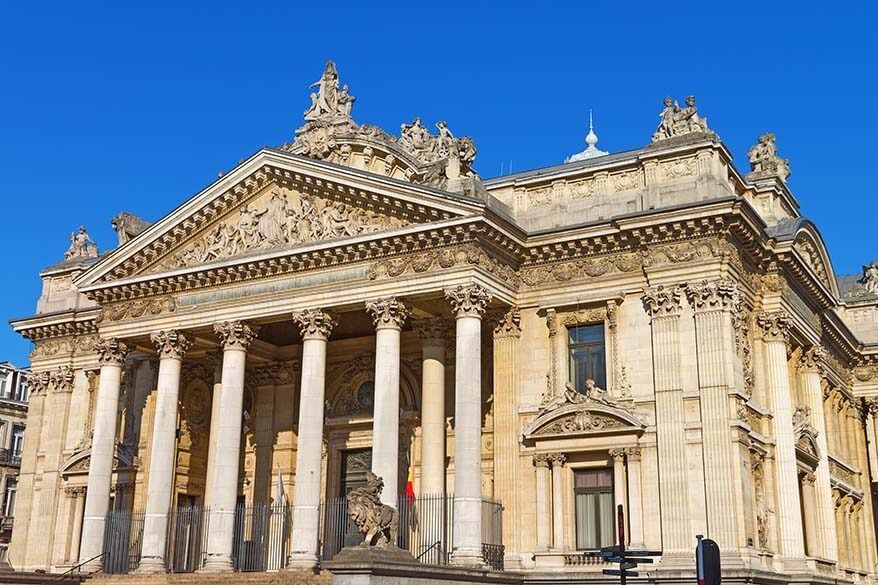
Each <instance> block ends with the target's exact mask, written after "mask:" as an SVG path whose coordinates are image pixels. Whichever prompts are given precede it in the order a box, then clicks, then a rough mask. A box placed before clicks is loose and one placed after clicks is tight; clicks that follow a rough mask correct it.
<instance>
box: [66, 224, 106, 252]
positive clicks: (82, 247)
mask: <svg viewBox="0 0 878 585" xmlns="http://www.w3.org/2000/svg"><path fill="white" fill-rule="evenodd" d="M97 257H98V245H97V244H95V242H94V240H92V239H91V237H90V236H89V235H88V232H87V231H86V229H85V226H84V225H81V226H79V229H78V230H77V231H75V232H73V233H71V234H70V247H69V248H67V252H65V254H64V259H65V260H70V259H72V258H97Z"/></svg>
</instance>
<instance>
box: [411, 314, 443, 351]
mask: <svg viewBox="0 0 878 585" xmlns="http://www.w3.org/2000/svg"><path fill="white" fill-rule="evenodd" d="M412 329H413V330H414V331H415V333H417V334H418V337H420V338H421V341H422V342H423V344H424V345H439V346H444V345H445V344H446V342H447V341H448V340H449V339H451V327H450V324H449V323H448V321H446V320H445V319H442V318H441V317H436V318H433V319H415V320H413V321H412Z"/></svg>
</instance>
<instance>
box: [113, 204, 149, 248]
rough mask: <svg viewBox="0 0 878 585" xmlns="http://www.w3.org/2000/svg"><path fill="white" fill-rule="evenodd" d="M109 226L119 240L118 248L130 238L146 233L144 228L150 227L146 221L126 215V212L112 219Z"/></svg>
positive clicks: (132, 215) (131, 214)
mask: <svg viewBox="0 0 878 585" xmlns="http://www.w3.org/2000/svg"><path fill="white" fill-rule="evenodd" d="M110 224H111V225H112V226H113V230H114V231H115V232H116V236H117V237H118V238H119V245H120V246H121V245H123V244H126V243H128V241H129V240H131V239H132V238H135V237H137V236H139V235H140V234H142V233H143V232H144V231H146V228H148V227H149V226H150V225H152V224H151V223H149V222H148V221H144V220H143V219H141V218H139V217H137V216H136V215H134V214H133V213H128V212H127V211H123V212H121V213H120V214H119V215H117V216H116V217H114V218H113V219H112V220H111V221H110Z"/></svg>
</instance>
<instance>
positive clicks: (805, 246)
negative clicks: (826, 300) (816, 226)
mask: <svg viewBox="0 0 878 585" xmlns="http://www.w3.org/2000/svg"><path fill="white" fill-rule="evenodd" d="M793 248H794V249H795V250H796V251H797V252H798V253H799V254H800V255H801V256H802V258H803V259H804V261H805V263H806V264H807V265H808V266H809V267H810V268H811V269H812V270H813V271H814V273H815V274H816V275H817V278H819V279H820V282H822V283H823V284H825V285H826V286H827V287H828V288H829V289H830V290H832V283H831V282H830V278H829V271H828V270H827V269H826V263H825V262H824V260H823V258H822V256H821V254H820V251H819V248H818V247H817V244H815V243H814V241H813V240H812V239H811V238H810V237H809V236H806V235H805V234H801V235H799V236H798V237H797V238H796V239H795V241H794V242H793Z"/></svg>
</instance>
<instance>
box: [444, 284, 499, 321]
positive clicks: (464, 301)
mask: <svg viewBox="0 0 878 585" xmlns="http://www.w3.org/2000/svg"><path fill="white" fill-rule="evenodd" d="M445 298H446V299H448V300H449V301H451V309H452V310H453V311H454V315H455V316H456V317H457V318H460V317H478V318H481V317H482V315H484V314H485V307H487V306H488V303H490V302H491V299H492V298H493V297H492V296H491V293H489V292H488V291H487V290H485V288H484V287H482V286H479V285H478V284H471V285H468V286H463V285H460V286H458V287H457V288H450V289H446V291H445Z"/></svg>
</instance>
